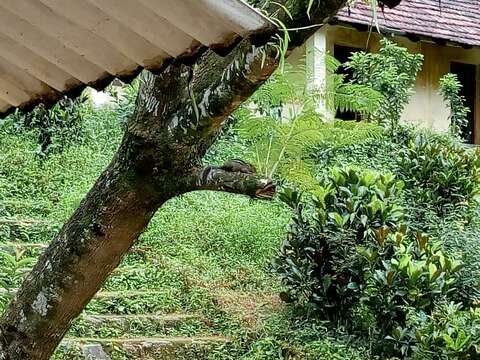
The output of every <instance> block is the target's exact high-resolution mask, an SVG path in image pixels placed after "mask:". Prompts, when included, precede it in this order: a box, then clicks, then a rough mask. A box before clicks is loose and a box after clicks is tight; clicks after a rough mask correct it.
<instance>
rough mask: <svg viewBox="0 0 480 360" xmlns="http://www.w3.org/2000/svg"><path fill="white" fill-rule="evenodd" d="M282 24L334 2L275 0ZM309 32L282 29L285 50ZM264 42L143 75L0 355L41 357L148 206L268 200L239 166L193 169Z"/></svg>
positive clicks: (265, 56) (255, 73) (262, 56)
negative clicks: (287, 40) (207, 195)
mask: <svg viewBox="0 0 480 360" xmlns="http://www.w3.org/2000/svg"><path fill="white" fill-rule="evenodd" d="M277 2H279V3H283V4H285V5H286V6H287V7H289V9H290V10H291V13H292V15H293V19H294V20H291V19H289V18H288V17H287V16H285V14H283V15H282V14H279V15H278V16H279V17H282V19H283V20H284V23H286V25H287V26H290V27H296V28H298V27H303V26H308V25H310V24H312V23H324V22H325V21H327V20H328V18H329V17H330V16H331V15H333V14H335V13H336V11H337V10H338V9H339V8H340V7H341V6H342V5H343V3H344V1H343V0H318V1H317V2H314V4H316V6H314V8H313V9H311V11H310V15H311V16H310V17H308V16H307V7H308V0H277ZM314 30H316V29H314V28H309V29H308V30H302V31H295V32H294V33H292V34H291V35H292V42H291V48H293V47H294V46H298V45H300V44H302V43H303V42H304V41H305V40H306V38H307V37H308V36H309V35H310V34H311V32H313V31H314ZM275 55H276V54H275V50H274V49H273V48H272V47H268V46H267V47H264V48H262V51H260V49H258V48H256V47H255V46H254V45H252V43H251V42H250V41H249V40H244V41H243V42H242V43H240V44H239V45H238V46H237V48H236V49H235V50H234V51H233V52H232V53H231V54H230V55H228V56H227V57H225V58H222V57H219V56H218V55H216V54H214V53H212V52H206V53H205V54H204V55H203V56H202V57H201V58H199V60H198V61H197V63H196V64H194V65H193V66H191V67H188V66H185V65H182V64H181V63H172V64H171V65H170V66H168V67H167V68H166V69H165V70H164V71H163V72H162V73H161V74H160V75H153V74H150V73H146V74H145V77H144V80H143V82H142V84H141V87H140V91H139V95H138V99H137V104H136V110H135V113H134V115H133V116H132V118H131V119H130V121H129V122H128V125H127V129H126V131H125V134H124V137H123V141H122V143H121V145H120V147H119V149H118V151H117V153H116V154H115V156H114V158H113V159H112V161H111V163H110V164H109V166H108V167H107V168H106V170H105V171H104V172H103V173H102V175H101V176H100V178H99V179H98V180H97V182H96V183H95V185H94V186H93V188H92V189H91V190H90V191H89V193H88V194H87V195H86V197H85V198H84V199H83V201H82V203H81V204H80V206H79V208H78V209H77V210H76V211H75V213H74V214H73V215H72V217H71V218H70V219H69V220H68V222H67V223H66V224H65V225H64V226H63V228H62V229H61V231H60V232H59V234H58V235H57V236H56V237H55V239H54V240H53V242H52V243H51V244H50V246H49V247H48V249H47V250H46V251H45V252H44V253H43V254H42V255H41V256H40V259H39V261H38V263H37V264H36V266H35V267H34V269H33V270H32V272H31V273H30V274H29V276H28V277H27V279H26V280H25V281H24V283H23V284H22V286H21V288H20V289H19V291H18V293H17V294H16V296H15V298H14V299H13V301H12V303H11V304H10V306H9V307H8V309H7V310H6V312H5V314H4V315H3V318H2V319H1V321H0V335H1V336H0V359H3V360H30V359H36V360H42V359H48V358H49V357H50V355H51V354H52V353H53V351H54V350H55V348H56V347H57V345H58V344H59V342H60V341H61V339H62V338H63V336H64V335H65V333H66V331H67V330H68V328H69V327H70V324H71V322H72V321H73V319H75V317H77V316H78V315H79V314H80V312H81V311H82V310H83V308H84V307H85V305H86V304H87V303H88V301H89V300H90V299H91V298H92V297H93V296H94V294H95V293H96V292H97V291H98V290H99V288H100V287H101V285H102V284H103V283H104V281H105V279H106V278H107V276H108V274H109V273H110V272H111V271H112V270H113V269H114V268H115V267H116V266H117V265H118V264H119V262H120V260H121V258H122V256H123V255H124V254H125V253H126V252H127V251H128V249H129V248H130V247H131V246H132V245H133V243H134V242H135V240H136V239H137V238H138V237H139V235H140V234H141V232H142V231H144V230H145V228H146V226H147V225H148V223H149V221H150V219H151V218H152V216H153V214H154V213H155V211H156V210H157V209H158V208H159V207H160V206H161V205H162V204H163V203H164V202H166V201H167V200H169V199H171V198H173V197H175V196H178V195H180V194H183V193H186V192H189V191H195V190H201V189H208V190H218V191H228V192H235V193H241V194H246V195H250V196H252V197H259V198H270V197H271V196H272V195H273V191H274V187H273V185H272V183H271V181H270V180H269V179H262V178H260V177H258V176H256V175H255V174H253V173H251V172H249V171H235V169H232V168H228V167H214V166H209V167H205V168H202V166H201V159H202V157H203V155H204V154H205V151H206V150H207V149H208V148H209V146H210V145H211V144H212V142H213V141H214V140H215V138H216V136H217V135H218V133H219V130H220V129H221V128H222V125H223V124H224V123H225V121H226V118H227V117H228V115H229V114H231V113H232V112H233V111H234V110H235V109H236V108H237V107H238V105H239V104H240V103H241V102H242V101H244V100H245V99H247V98H248V97H249V96H250V95H251V94H252V93H253V92H254V91H255V90H256V89H257V87H258V86H259V85H261V84H262V83H263V82H264V81H265V80H266V79H267V78H268V77H269V76H270V75H271V74H272V72H273V71H274V70H275V69H276V67H277V66H278V61H277V59H276V56H275Z"/></svg>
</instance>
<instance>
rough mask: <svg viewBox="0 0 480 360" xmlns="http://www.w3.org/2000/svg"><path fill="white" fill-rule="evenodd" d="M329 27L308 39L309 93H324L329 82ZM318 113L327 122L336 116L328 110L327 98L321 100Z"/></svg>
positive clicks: (307, 77)
mask: <svg viewBox="0 0 480 360" xmlns="http://www.w3.org/2000/svg"><path fill="white" fill-rule="evenodd" d="M329 50H330V49H329V44H328V41H327V27H326V26H324V27H323V28H321V29H320V30H318V31H317V32H316V33H315V34H313V35H312V36H311V37H310V39H308V41H307V44H306V74H305V75H306V80H307V84H306V86H307V91H308V92H314V91H320V92H321V93H324V91H325V89H326V82H327V64H326V55H327V54H328V53H329ZM317 111H318V112H319V113H320V114H322V115H323V116H324V119H325V121H332V120H333V119H334V116H335V114H333V112H332V110H331V109H328V107H327V103H326V101H325V98H324V97H322V98H320V99H319V101H318V104H317Z"/></svg>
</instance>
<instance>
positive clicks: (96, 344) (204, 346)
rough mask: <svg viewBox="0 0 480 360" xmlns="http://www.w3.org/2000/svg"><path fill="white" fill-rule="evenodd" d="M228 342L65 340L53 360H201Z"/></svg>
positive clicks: (212, 339)
mask: <svg viewBox="0 0 480 360" xmlns="http://www.w3.org/2000/svg"><path fill="white" fill-rule="evenodd" d="M228 342H229V339H228V338H226V337H224V336H216V335H212V336H194V337H182V336H168V337H133V338H103V339H98V338H87V337H67V338H65V339H64V340H63V341H62V343H61V345H60V346H59V348H58V349H57V353H56V355H55V359H62V360H63V359H65V360H67V359H72V358H75V359H78V358H83V359H89V360H115V359H118V358H122V359H125V358H126V359H138V360H140V359H145V360H146V359H149V360H157V359H163V360H173V359H176V360H178V359H204V358H206V354H208V353H209V352H211V351H212V350H213V349H215V348H216V347H223V346H225V344H227V343H228ZM62 354H65V357H62ZM119 354H121V355H119ZM74 356H75V357H74ZM120 356H121V357H120Z"/></svg>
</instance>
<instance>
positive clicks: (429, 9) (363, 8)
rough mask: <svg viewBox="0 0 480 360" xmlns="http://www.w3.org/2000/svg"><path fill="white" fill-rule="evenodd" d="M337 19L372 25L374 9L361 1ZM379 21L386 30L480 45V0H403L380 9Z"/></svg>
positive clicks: (341, 13)
mask: <svg viewBox="0 0 480 360" xmlns="http://www.w3.org/2000/svg"><path fill="white" fill-rule="evenodd" d="M337 19H338V20H340V21H342V22H346V23H350V24H361V25H367V26H369V25H371V24H372V11H371V8H370V7H369V6H368V5H365V4H362V3H357V4H356V5H355V6H352V7H350V8H348V7H346V8H344V9H342V10H341V11H339V13H338V14H337ZM378 23H379V26H380V28H381V29H383V30H384V31H386V32H398V33H401V34H412V35H417V36H421V37H422V36H423V37H427V38H433V39H439V40H444V41H450V42H453V43H457V44H461V45H466V46H480V0H441V1H439V0H403V1H402V2H401V3H400V4H399V5H398V6H396V7H395V8H393V9H389V8H385V9H383V10H381V11H379V12H378Z"/></svg>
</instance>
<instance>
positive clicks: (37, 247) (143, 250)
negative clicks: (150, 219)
mask: <svg viewBox="0 0 480 360" xmlns="http://www.w3.org/2000/svg"><path fill="white" fill-rule="evenodd" d="M48 245H49V244H48V243H40V242H37V243H35V242H21V241H7V242H0V249H1V250H3V251H11V252H14V251H15V250H17V249H18V250H21V251H24V254H23V256H38V255H40V253H41V252H42V251H43V250H45V249H46V248H47V247H48ZM152 249H153V248H152V247H149V246H136V247H133V248H131V249H130V250H129V252H128V254H138V255H144V254H148V253H149V252H151V251H152ZM115 270H116V271H123V270H121V268H118V269H115ZM128 270H129V269H126V271H128Z"/></svg>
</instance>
